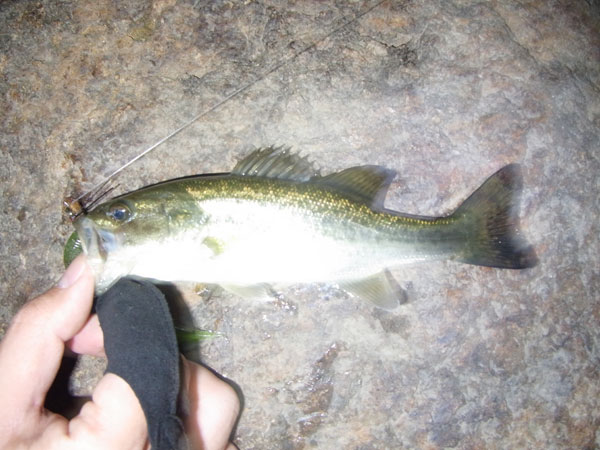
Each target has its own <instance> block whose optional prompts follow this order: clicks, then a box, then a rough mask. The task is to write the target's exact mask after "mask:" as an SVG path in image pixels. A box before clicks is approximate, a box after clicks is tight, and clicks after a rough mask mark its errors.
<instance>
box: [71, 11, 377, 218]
mask: <svg viewBox="0 0 600 450" xmlns="http://www.w3.org/2000/svg"><path fill="white" fill-rule="evenodd" d="M385 1H386V0H380V1H378V2H377V3H375V4H374V5H372V6H368V7H367V8H365V9H364V10H362V11H361V12H359V13H358V14H356V15H355V16H353V17H351V18H346V17H345V16H344V17H342V18H341V19H340V20H342V23H341V24H340V25H338V26H337V27H334V28H333V29H332V30H330V31H329V32H327V33H326V34H324V35H323V36H321V37H320V38H319V39H317V40H315V41H313V42H312V43H310V44H308V45H307V46H305V47H303V48H302V49H300V50H298V51H297V52H295V53H293V54H292V55H290V56H288V57H284V58H282V59H281V60H280V61H279V62H277V63H276V64H274V65H273V66H272V67H271V68H269V69H267V70H266V71H264V72H263V73H261V74H259V75H258V76H257V77H256V78H254V79H253V80H251V81H250V82H248V83H246V84H244V85H242V86H241V87H239V88H237V89H236V90H234V91H233V92H231V93H230V94H228V95H226V96H225V97H223V98H222V99H221V100H219V101H218V102H217V103H215V104H214V105H212V106H211V107H210V108H208V109H205V110H204V111H202V112H200V113H198V114H197V115H195V116H194V117H192V118H191V119H190V120H188V121H187V122H185V123H184V124H183V125H181V126H180V127H179V128H177V129H175V130H173V131H172V132H170V133H169V134H167V135H166V136H165V137H163V138H162V139H160V140H159V141H157V142H155V143H154V144H152V145H151V146H150V147H148V148H146V149H145V150H144V151H142V152H141V153H140V154H139V155H137V156H136V157H134V158H133V159H131V160H130V161H128V162H127V163H125V164H124V165H122V166H121V167H119V168H118V169H117V170H115V171H114V172H112V173H111V174H110V175H108V176H107V177H105V178H104V179H103V180H102V181H100V182H99V183H98V184H96V185H95V186H94V187H92V188H91V189H90V190H89V191H87V192H86V193H84V194H82V195H80V196H79V197H77V198H76V199H74V200H72V201H70V202H69V206H72V207H73V208H72V209H79V208H77V207H76V206H75V205H76V204H77V202H79V201H80V200H82V199H84V198H88V199H92V198H93V197H96V196H95V195H93V193H94V192H96V191H99V190H102V188H103V187H104V186H105V185H106V183H108V182H109V180H111V179H112V178H113V177H115V176H116V175H117V174H118V173H119V172H121V171H122V170H124V169H126V168H127V167H129V166H130V165H132V164H133V163H134V162H136V161H137V160H139V159H140V158H143V157H144V156H146V155H147V154H148V153H150V152H151V151H152V150H154V149H155V148H156V147H158V146H160V145H161V144H163V143H165V142H166V141H168V140H169V139H171V138H172V137H173V136H175V135H177V134H179V133H180V132H181V131H183V130H185V129H186V128H187V127H189V126H190V125H192V124H193V123H194V122H196V121H197V120H198V119H201V118H202V117H204V116H206V115H207V114H210V113H211V112H213V111H214V110H216V109H217V108H219V107H220V106H222V105H223V104H225V103H227V102H228V101H229V100H231V99H232V98H234V97H236V96H238V95H240V94H241V93H243V92H244V91H246V90H248V89H249V88H251V87H252V86H254V85H255V84H256V83H258V82H260V81H262V80H264V79H265V78H266V77H268V76H269V75H271V74H272V73H273V72H276V71H277V70H279V69H281V68H282V67H284V66H286V65H287V64H289V63H290V62H292V61H294V60H295V59H297V58H298V57H299V56H300V55H303V54H304V53H306V52H308V51H310V50H312V49H313V48H315V47H316V46H317V45H319V44H320V43H322V42H323V41H325V40H327V39H328V38H329V37H330V36H332V35H334V34H335V33H337V32H338V31H340V30H342V29H343V28H345V27H347V26H348V25H350V24H352V23H354V22H356V21H358V20H359V19H361V18H362V17H364V16H365V15H366V14H368V13H370V12H371V11H373V10H374V9H375V8H377V7H378V6H379V5H381V4H382V3H384V2H385ZM90 195H91V196H90ZM102 196H104V195H102ZM98 200H99V198H97V197H96V198H93V199H92V202H93V203H96V202H97V201H98ZM84 203H87V201H86V200H84ZM90 205H91V203H88V205H82V208H81V209H83V210H88V208H89V206H90ZM69 206H67V208H69Z"/></svg>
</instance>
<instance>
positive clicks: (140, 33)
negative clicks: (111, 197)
mask: <svg viewBox="0 0 600 450" xmlns="http://www.w3.org/2000/svg"><path fill="white" fill-rule="evenodd" d="M365 5H366V4H365V3H362V2H334V1H321V2H286V1H274V2H263V1H252V0H250V1H246V2H207V1H196V2H189V1H188V2H186V1H174V0H156V1H153V2H149V1H146V2H139V1H130V0H125V1H121V2H70V1H60V2H58V1H51V0H42V1H38V2H3V3H2V4H1V5H0V23H2V27H1V31H0V94H1V95H0V111H2V114H1V115H0V127H1V132H0V149H1V151H0V177H1V180H2V182H1V184H0V189H1V191H2V196H1V197H0V198H1V200H0V201H1V202H2V208H1V211H2V220H1V221H0V257H1V258H2V261H3V264H2V268H3V269H2V273H1V275H0V283H1V286H2V289H1V292H2V293H1V294H0V295H2V301H1V307H0V332H2V333H3V332H4V331H5V330H6V327H7V325H8V322H9V321H10V318H11V317H12V315H13V314H14V313H15V312H16V310H17V309H18V308H19V307H20V306H21V305H22V304H23V303H24V302H25V301H26V299H28V298H31V297H32V296H34V295H36V294H38V293H40V292H42V291H44V290H46V289H47V288H48V287H49V286H51V285H52V283H53V282H54V281H55V280H56V279H58V277H59V276H60V274H61V272H62V270H63V269H62V260H61V259H62V246H63V244H64V242H65V241H66V238H67V236H68V235H69V233H70V232H71V226H70V224H69V223H68V221H67V220H66V219H65V218H64V217H63V214H62V211H61V204H62V200H63V198H64V197H65V196H68V195H75V194H80V193H82V192H83V191H85V190H86V189H88V188H90V187H91V186H92V185H93V184H94V183H97V182H98V181H100V180H101V179H102V177H103V175H106V174H108V173H109V172H111V171H112V170H114V169H116V168H117V167H119V166H120V165H121V164H123V163H125V162H126V161H128V160H129V159H130V158H132V157H133V156H134V155H136V154H137V153H138V152H139V151H140V150H141V149H143V148H145V147H146V146H148V145H150V144H152V143H154V142H155V141H157V140H158V139H160V138H161V137H163V136H165V135H166V134H167V133H168V132H169V131H171V130H173V129H175V128H176V127H178V126H179V125H180V124H182V123H184V122H185V121H187V120H189V119H190V118H191V117H193V116H194V115H196V114H197V113H198V112H200V111H203V110H205V109H207V108H209V107H210V106H211V105H213V104H215V103H216V102H217V101H218V100H219V99H221V98H223V97H224V96H225V95H227V94H228V93H230V92H232V91H234V90H235V89H236V88H238V87H240V86H243V85H245V84H246V83H249V82H250V81H251V80H253V79H254V78H255V77H257V76H260V74H263V73H265V72H266V71H267V70H268V69H269V68H271V67H274V66H275V65H276V64H277V63H278V62H279V61H282V60H283V59H284V58H287V57H290V55H292V54H293V53H294V52H295V51H298V50H299V49H302V48H304V46H306V45H308V44H310V43H312V42H315V41H317V40H319V39H320V37H321V36H324V35H325V34H327V33H328V31H330V30H333V29H334V28H336V27H337V26H339V24H340V23H342V21H341V18H342V17H351V16H353V15H354V14H356V13H357V11H359V10H360V9H361V8H364V7H365ZM599 13H600V7H599V5H598V3H597V2H591V1H587V2H586V1H582V0H579V1H574V2H566V1H563V2H560V1H559V2H543V1H531V2H517V1H505V2H481V1H470V0H454V1H446V0H444V1H442V0H439V1H430V2H411V1H395V2H393V1H392V2H383V3H382V4H381V5H379V6H378V7H376V8H375V9H374V10H373V11H371V12H369V13H368V14H366V15H365V16H364V17H362V18H361V19H360V20H358V21H357V22H356V23H351V24H349V25H348V26H347V27H345V28H343V29H341V30H340V31H339V32H337V33H335V34H333V35H331V36H330V37H329V38H327V39H325V40H323V41H322V42H320V43H319V44H318V45H317V46H316V47H314V48H312V49H311V50H309V51H307V52H305V53H303V54H302V55H301V56H299V57H298V58H296V59H295V60H293V61H291V62H290V63H289V64H287V65H285V66H284V67H281V68H280V69H279V70H277V71H275V72H274V73H272V74H270V75H269V76H267V77H266V78H265V79H263V80H261V81H259V82H258V83H256V84H255V85H253V86H252V87H250V88H249V89H247V90H246V91H244V92H243V93H241V94H240V95H238V96H237V97H236V98H234V99H232V100H231V101H229V102H228V103H226V104H225V105H223V106H222V107H220V108H219V109H218V110H216V111H214V112H213V113H210V114H208V115H207V116H205V117H203V118H202V119H201V120H199V121H198V122H196V123H195V124H194V125H193V126H192V127H190V128H188V129H187V130H185V131H184V132H183V133H181V134H179V135H178V136H177V137H175V138H173V139H171V140H170V141H168V142H167V143H166V144H164V145H163V146H162V147H161V148H159V149H158V150H156V151H155V152H154V153H152V154H151V155H149V156H148V157H146V158H145V159H143V160H141V161H139V162H138V163H136V164H135V165H134V166H132V167H131V168H129V169H127V170H126V171H124V172H123V174H122V175H121V176H120V177H119V179H118V181H119V183H120V187H119V189H120V190H121V191H126V190H132V189H136V188H138V187H141V186H143V185H145V184H149V183H152V182H156V181H160V180H163V179H168V178H173V177H178V176H183V175H188V174H193V173H203V172H221V171H227V170H229V169H230V168H232V167H233V165H234V164H235V162H236V160H237V159H238V158H239V157H240V156H241V155H244V154H246V153H247V152H248V150H249V149H250V148H251V147H253V146H263V145H271V144H286V145H290V146H293V147H294V148H295V149H297V150H299V151H302V152H303V153H304V154H307V155H310V157H311V159H312V160H314V161H315V162H317V163H318V165H319V166H320V167H322V170H323V172H329V171H334V170H338V169H342V168H346V167H350V166H353V165H358V164H380V165H384V166H386V167H389V168H392V169H396V170H397V171H398V174H399V175H398V177H397V179H396V182H395V183H394V184H393V185H392V187H391V189H390V193H389V195H388V200H387V203H386V206H387V207H389V208H393V209H397V210H400V211H405V212H409V213H414V214H423V215H436V214H443V213H447V212H449V211H451V210H452V209H453V208H455V207H456V206H457V205H458V204H459V203H460V201H461V200H463V199H464V198H465V197H466V196H468V195H469V194H470V193H471V191H473V190H474V189H475V188H476V187H477V186H478V185H479V184H480V183H481V182H482V181H483V180H484V179H485V178H486V177H487V176H488V175H490V174H492V173H493V172H494V171H495V170H496V169H498V168H500V167H501V166H503V165H504V164H507V163H509V162H519V163H521V164H522V166H523V174H524V179H525V187H524V192H523V196H522V206H521V217H522V218H521V224H522V228H523V232H524V234H525V235H526V236H527V237H528V239H529V240H530V241H531V242H532V243H533V244H534V246H535V247H536V250H537V253H538V256H539V259H540V264H539V265H538V266H537V267H535V268H533V269H529V270H525V271H503V270H495V269H487V268H480V267H473V266H467V265H461V264H458V263H452V262H445V263H433V264H428V265H425V266H419V265H414V266H406V267H403V268H400V269H398V270H394V274H395V275H396V276H397V278H398V280H399V282H400V284H401V285H403V286H404V287H406V288H407V292H408V301H407V303H405V304H404V305H402V306H400V307H399V308H398V309H397V310H395V311H393V312H384V311H380V310H376V309H374V308H373V307H372V306H371V305H368V304H364V303H362V302H360V301H358V300H356V299H352V298H348V297H347V296H346V295H345V294H344V293H343V292H341V291H339V290H336V289H335V288H334V287H332V286H293V287H289V288H286V289H283V290H280V291H279V293H280V298H279V300H278V301H274V302H273V303H266V304H251V303H250V302H246V301H244V300H241V299H240V298H237V297H233V296H231V295H229V294H226V293H224V292H220V291H215V292H213V293H212V295H210V296H206V295H205V296H197V295H196V294H195V293H194V292H193V287H192V286H186V285H182V286H178V288H179V289H180V291H181V292H182V294H183V296H184V298H185V299H186V301H187V302H188V307H189V309H190V311H191V313H192V315H193V317H194V319H195V322H196V324H197V325H198V326H200V327H203V328H209V329H217V330H218V331H221V332H223V333H224V334H225V335H226V338H222V339H215V340H212V341H210V342H208V343H205V344H203V345H202V348H201V355H202V360H203V361H204V362H205V363H206V364H208V365H210V366H211V367H213V368H214V369H215V370H217V371H218V372H221V373H223V374H224V375H225V376H227V377H229V378H231V379H232V380H234V381H235V382H236V383H237V384H238V385H239V386H240V388H241V390H242V391H243V394H244V399H245V409H244V412H243V415H242V418H241V421H240V424H239V427H238V430H237V433H236V443H237V444H238V445H239V447H240V448H242V449H259V448H260V449H270V448H289V449H300V448H310V447H318V448H349V449H350V448H351V449H384V448H443V447H456V448H564V447H572V448H593V447H594V446H598V445H600V441H598V438H597V435H598V432H597V430H598V426H599V424H600V405H599V400H598V399H599V398H600V383H599V381H598V361H599V359H598V358H599V349H598V346H599V343H600V342H599V327H598V321H599V319H600V318H599V313H598V311H599V308H598V300H599V297H598V295H599V294H598V293H599V292H600V281H599V280H600V268H599V267H600V266H599V265H598V254H599V253H600V245H599V235H600V229H599V225H598V224H599V222H598V213H599V210H600V208H599V206H600V205H599V202H600V200H599V199H600V195H599V194H600V192H599V191H600V189H599V188H600V182H599V177H598V175H599V174H600V160H599V156H598V155H599V154H600V152H599V150H600V149H599V144H598V142H600V140H599V138H600V136H599V134H600V132H599V130H600V101H599V92H600V53H599V50H598V49H599V48H600V33H599V29H600V20H599V17H600V14H599ZM315 257H316V258H317V257H318V255H315ZM80 367H81V369H80V370H78V371H76V375H75V381H74V382H73V387H74V391H76V393H79V394H85V393H86V392H89V389H90V388H91V386H92V385H93V383H89V382H86V380H89V379H93V375H92V374H91V372H94V370H88V369H89V367H92V369H94V368H95V371H96V373H97V372H98V371H100V372H101V370H102V364H98V362H97V361H93V362H92V364H91V366H90V365H88V366H86V364H85V362H83V363H82V364H80ZM86 367H87V368H86ZM77 377H79V378H77Z"/></svg>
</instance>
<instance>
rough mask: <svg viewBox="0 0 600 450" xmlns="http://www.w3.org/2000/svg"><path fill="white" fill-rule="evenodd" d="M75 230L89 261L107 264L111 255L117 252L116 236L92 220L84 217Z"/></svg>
mask: <svg viewBox="0 0 600 450" xmlns="http://www.w3.org/2000/svg"><path fill="white" fill-rule="evenodd" d="M75 228H76V229H77V233H78V234H79V237H80V239H81V244H82V247H83V251H84V252H85V254H86V255H87V256H88V260H91V261H98V262H101V263H105V262H106V259H107V258H108V256H109V254H110V253H111V252H113V251H114V250H116V248H117V244H118V243H117V238H116V236H115V234H114V233H112V232H111V231H107V230H103V229H102V228H99V227H97V226H96V224H95V223H94V222H93V221H92V220H91V219H89V218H87V217H82V218H81V219H79V220H78V223H77V224H76V226H75Z"/></svg>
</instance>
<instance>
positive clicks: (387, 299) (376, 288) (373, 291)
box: [339, 270, 406, 310]
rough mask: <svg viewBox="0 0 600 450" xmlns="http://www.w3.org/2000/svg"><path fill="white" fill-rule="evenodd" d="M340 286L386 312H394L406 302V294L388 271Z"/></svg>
mask: <svg viewBox="0 0 600 450" xmlns="http://www.w3.org/2000/svg"><path fill="white" fill-rule="evenodd" d="M339 285H340V287H341V288H342V289H344V290H345V291H348V292H349V293H351V294H353V295H356V296H357V297H360V298H363V299H365V300H368V301H370V302H371V303H373V304H374V305H375V306H377V307H378V308H382V309H385V310H392V309H394V308H396V307H397V306H398V305H399V304H400V303H404V302H405V301H406V292H405V291H404V289H402V288H401V287H400V285H399V284H398V282H397V281H396V280H395V279H394V277H393V276H392V274H391V273H390V272H389V271H388V270H385V271H383V272H380V273H378V274H375V275H372V276H370V277H368V278H363V279H361V280H356V281H344V282H342V283H339Z"/></svg>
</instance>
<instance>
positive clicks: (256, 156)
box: [231, 147, 319, 181]
mask: <svg viewBox="0 0 600 450" xmlns="http://www.w3.org/2000/svg"><path fill="white" fill-rule="evenodd" d="M231 173H232V174H235V175H242V176H250V177H265V178H279V179H284V180H294V181H308V180H310V179H311V178H314V177H319V171H318V170H317V169H316V168H315V167H314V166H313V164H312V163H311V162H310V161H308V158H307V157H306V156H299V155H297V154H296V153H293V152H292V151H291V149H290V148H289V147H267V148H259V149H256V150H254V151H253V152H252V153H250V154H249V155H248V156H246V157H245V158H244V159H242V160H241V161H240V162H238V163H237V164H236V166H235V167H234V168H233V170H232V171H231Z"/></svg>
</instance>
